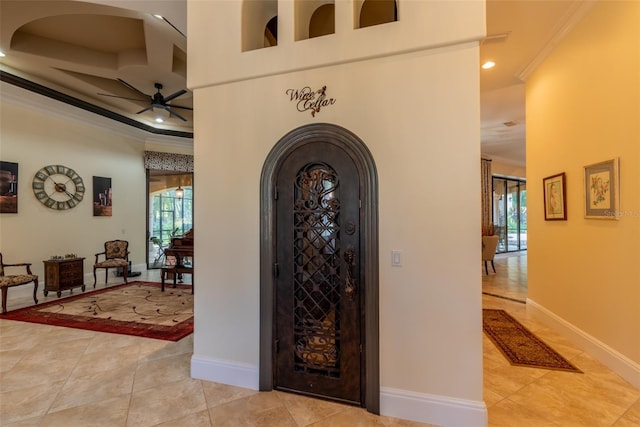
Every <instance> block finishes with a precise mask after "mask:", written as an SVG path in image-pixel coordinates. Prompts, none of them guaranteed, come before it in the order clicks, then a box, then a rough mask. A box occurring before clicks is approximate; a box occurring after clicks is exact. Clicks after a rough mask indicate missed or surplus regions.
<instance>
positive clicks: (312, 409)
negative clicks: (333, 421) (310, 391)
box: [277, 392, 347, 426]
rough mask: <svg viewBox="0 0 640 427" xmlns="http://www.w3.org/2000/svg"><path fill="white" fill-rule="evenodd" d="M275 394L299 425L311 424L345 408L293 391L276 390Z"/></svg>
mask: <svg viewBox="0 0 640 427" xmlns="http://www.w3.org/2000/svg"><path fill="white" fill-rule="evenodd" d="M277 395H278V397H279V398H280V400H281V401H282V402H283V403H284V406H285V407H286V408H287V410H288V411H289V413H290V414H291V416H292V417H293V419H294V420H295V421H296V423H297V424H298V425H299V426H306V425H309V424H313V423H315V422H317V421H320V420H322V419H324V418H327V417H329V416H331V415H334V414H337V413H338V412H340V411H343V410H345V409H346V408H347V407H346V406H345V405H341V404H338V403H334V402H328V401H325V400H320V399H312V398H310V397H305V396H301V395H298V394H293V393H283V392H277Z"/></svg>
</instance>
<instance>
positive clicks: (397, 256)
mask: <svg viewBox="0 0 640 427" xmlns="http://www.w3.org/2000/svg"><path fill="white" fill-rule="evenodd" d="M401 254H402V252H400V251H391V266H392V267H400V266H401V265H402V257H401Z"/></svg>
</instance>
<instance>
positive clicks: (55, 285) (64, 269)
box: [43, 258, 85, 297]
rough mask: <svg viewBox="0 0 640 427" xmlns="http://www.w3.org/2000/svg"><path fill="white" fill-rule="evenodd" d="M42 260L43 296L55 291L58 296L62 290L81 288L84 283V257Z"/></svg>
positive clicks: (83, 288)
mask: <svg viewBox="0 0 640 427" xmlns="http://www.w3.org/2000/svg"><path fill="white" fill-rule="evenodd" d="M43 262H44V278H45V284H44V291H43V292H44V296H47V295H48V294H49V291H55V292H56V294H57V295H58V297H60V296H61V295H62V291H64V290H67V289H69V290H71V292H73V288H78V287H81V288H82V292H84V290H85V285H84V258H69V259H50V260H47V261H43Z"/></svg>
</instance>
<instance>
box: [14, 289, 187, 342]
mask: <svg viewBox="0 0 640 427" xmlns="http://www.w3.org/2000/svg"><path fill="white" fill-rule="evenodd" d="M2 318H3V319H8V320H19V321H23V322H32V323H42V324H46V325H54V326H65V327H69V328H77V329H88V330H91V331H100V332H111V333H115V334H124V335H134V336H139V337H145V338H156V339H162V340H168V341H178V340H180V339H181V338H184V337H186V336H187V335H189V334H191V333H192V332H193V295H192V294H191V286H181V285H178V287H177V288H172V287H171V286H168V287H165V291H164V292H161V291H160V283H153V282H140V281H138V282H130V283H129V284H123V285H116V286H111V287H108V288H104V289H99V290H96V291H92V292H86V293H82V294H78V295H73V296H70V297H67V298H61V299H57V300H54V301H48V302H46V303H43V304H37V305H34V306H31V307H26V308H21V309H18V310H14V311H10V312H8V313H6V314H4V315H2Z"/></svg>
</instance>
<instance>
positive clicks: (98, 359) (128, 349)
mask: <svg viewBox="0 0 640 427" xmlns="http://www.w3.org/2000/svg"><path fill="white" fill-rule="evenodd" d="M139 354H140V346H139V345H138V344H132V345H129V346H125V347H115V348H113V349H108V350H105V351H104V352H100V353H96V352H91V353H87V352H85V353H84V354H83V355H82V357H81V358H80V360H79V361H78V363H77V364H76V367H75V369H74V370H73V372H72V373H71V376H70V379H74V378H79V377H83V376H89V375H93V374H95V373H97V372H105V371H113V370H116V369H121V368H122V367H125V366H136V365H137V363H138V357H139Z"/></svg>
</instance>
